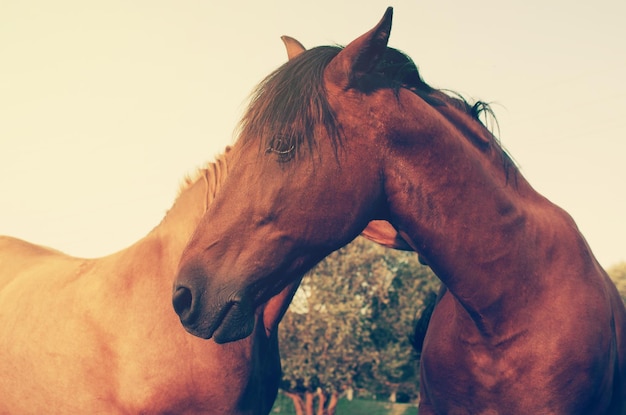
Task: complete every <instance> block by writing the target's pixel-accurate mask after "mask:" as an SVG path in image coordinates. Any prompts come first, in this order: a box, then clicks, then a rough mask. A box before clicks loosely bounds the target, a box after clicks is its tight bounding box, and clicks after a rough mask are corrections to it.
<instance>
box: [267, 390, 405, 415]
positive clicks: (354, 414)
mask: <svg viewBox="0 0 626 415" xmlns="http://www.w3.org/2000/svg"><path fill="white" fill-rule="evenodd" d="M295 413H296V412H295V411H294V409H293V403H292V401H291V399H290V398H288V397H286V396H285V395H283V394H282V393H280V392H279V393H278V397H277V398H276V403H275V404H274V408H273V409H272V414H280V415H295ZM337 415H417V408H416V407H415V405H411V404H394V403H391V402H383V401H369V400H365V399H354V400H352V401H348V400H347V399H340V400H339V404H338V405H337Z"/></svg>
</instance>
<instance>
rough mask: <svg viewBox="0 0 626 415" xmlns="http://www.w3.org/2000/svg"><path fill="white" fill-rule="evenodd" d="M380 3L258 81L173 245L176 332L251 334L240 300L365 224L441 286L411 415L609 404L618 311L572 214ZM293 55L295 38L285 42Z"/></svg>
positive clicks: (249, 316) (623, 315)
mask: <svg viewBox="0 0 626 415" xmlns="http://www.w3.org/2000/svg"><path fill="white" fill-rule="evenodd" d="M391 19H392V11H391V9H389V10H388V11H387V12H386V13H385V15H384V17H383V19H382V20H381V21H380V23H379V24H377V25H376V26H375V27H374V28H373V29H372V30H370V31H368V32H367V33H365V34H364V35H362V36H360V37H359V38H357V39H356V40H354V41H353V42H351V43H350V44H349V45H348V46H346V47H345V48H340V47H334V46H323V47H317V48H313V49H310V50H306V51H304V50H302V49H303V48H301V47H300V46H298V45H297V44H296V45H295V48H296V49H293V53H290V55H291V59H290V60H289V61H288V62H287V63H286V64H284V65H283V66H282V67H280V68H279V69H277V70H276V71H274V72H273V73H272V74H270V75H269V76H268V77H267V78H266V79H265V80H264V81H263V82H262V83H261V84H260V85H259V86H258V88H257V90H256V92H255V94H254V95H253V98H252V100H251V104H250V106H249V107H248V109H247V112H246V113H245V114H244V117H243V119H242V122H241V129H240V136H239V138H238V140H237V142H236V144H235V145H234V147H233V150H232V152H233V159H234V160H235V162H234V164H233V168H232V170H231V172H230V174H229V176H228V178H227V180H225V182H224V188H223V192H221V193H220V194H218V195H217V197H216V198H215V200H214V202H213V203H212V204H211V206H210V207H209V209H208V211H207V212H206V213H205V218H204V219H203V220H202V221H201V223H200V224H199V225H198V229H197V231H196V233H195V234H194V236H193V238H192V239H191V241H190V243H189V245H188V246H187V248H186V249H185V251H184V253H183V256H182V259H181V263H180V267H179V273H178V278H177V281H176V285H175V296H178V297H179V298H180V297H181V296H183V295H184V298H185V301H180V302H179V307H178V310H177V311H178V312H179V315H180V318H181V322H182V323H183V324H184V326H185V327H186V329H187V330H188V331H190V332H191V333H193V334H195V335H197V336H200V337H203V338H213V339H215V341H217V342H220V343H222V342H230V341H235V340H238V339H241V338H246V337H247V336H249V335H250V334H251V333H252V332H253V330H254V327H255V323H254V319H255V313H254V310H256V308H257V307H258V306H259V305H261V304H263V303H264V302H265V301H267V300H268V299H269V298H271V297H272V296H274V295H276V294H277V293H279V292H280V291H281V290H282V289H284V288H285V287H286V286H288V284H290V283H293V282H294V281H297V280H298V279H299V278H300V276H301V275H302V274H303V273H304V272H306V271H307V270H308V269H310V268H311V267H312V266H313V265H315V264H316V263H317V262H318V261H319V260H321V259H322V258H324V257H325V256H326V255H328V254H329V253H330V252H332V251H333V250H336V249H338V248H339V247H341V246H343V245H345V244H347V243H348V242H349V241H351V240H352V239H353V238H354V237H356V236H357V235H358V234H359V233H360V232H361V231H362V230H363V229H364V228H365V227H366V226H367V224H368V223H369V222H370V221H372V220H383V221H387V222H388V223H390V224H391V226H392V229H393V231H394V232H391V234H393V235H394V236H393V237H392V238H389V239H387V238H385V237H382V238H379V239H380V240H379V242H381V243H383V244H385V245H389V246H394V245H395V244H396V243H397V241H399V240H401V241H404V243H406V244H408V245H409V246H410V247H411V248H413V249H414V250H415V251H416V252H418V253H419V255H420V256H421V257H422V258H423V259H424V261H425V262H427V263H428V264H429V265H430V267H431V268H432V269H433V270H434V271H435V273H436V274H437V275H438V277H439V278H440V279H441V280H442V282H443V283H444V284H445V285H446V287H447V290H446V291H445V294H443V295H442V297H441V299H440V301H439V302H438V304H437V306H436V307H435V310H434V312H433V314H432V319H431V322H430V326H429V328H428V331H427V333H426V337H425V339H424V344H423V351H422V357H421V388H422V393H421V402H420V409H419V410H420V415H427V414H452V413H454V414H496V413H497V414H531V413H533V414H537V413H541V414H568V415H572V414H580V415H588V414H623V413H624V412H625V410H624V398H625V396H626V390H625V388H626V382H624V376H625V375H626V366H625V365H626V343H625V339H624V329H625V328H626V310H625V309H624V306H623V304H622V301H621V299H620V297H619V295H618V293H617V290H616V288H615V286H614V285H613V283H612V282H611V281H610V279H609V278H608V276H607V274H606V273H605V272H604V271H603V270H602V268H601V267H600V265H599V264H598V262H597V261H596V259H595V258H594V256H593V254H592V252H591V250H590V248H589V246H588V245H587V243H586V241H585V239H584V238H583V236H582V235H581V233H580V232H579V230H578V229H577V227H576V225H575V223H574V221H573V220H572V219H571V217H570V216H569V215H568V214H567V213H566V212H564V211H563V210H562V209H560V208H559V207H557V206H555V205H554V204H552V203H551V202H550V201H548V200H547V199H546V198H545V197H543V196H541V195H540V194H538V193H537V192H536V191H535V190H534V189H533V188H532V187H531V186H530V185H529V184H528V182H527V181H526V180H525V179H524V178H523V177H522V175H521V173H520V172H519V171H518V169H517V167H516V166H515V165H514V163H513V162H512V161H511V159H510V158H509V157H508V155H507V154H506V153H505V152H504V151H503V149H502V147H501V146H500V144H499V142H498V141H497V140H496V138H495V137H494V136H493V135H492V134H491V132H490V131H489V130H488V129H487V128H485V126H484V125H483V124H482V123H481V122H480V120H479V117H478V115H479V114H480V113H481V112H482V111H488V110H489V108H488V106H487V105H486V104H484V103H481V102H478V103H476V104H469V103H468V102H466V101H465V100H463V99H461V98H459V97H458V96H453V95H450V94H446V93H444V92H442V91H440V90H437V89H434V88H432V87H430V86H429V85H428V84H426V83H425V82H424V81H423V80H422V79H421V77H420V76H419V73H418V71H417V69H416V67H415V65H414V64H413V62H412V60H411V59H410V58H409V57H408V56H406V55H404V54H401V53H398V51H396V50H392V49H390V48H388V47H387V43H388V38H389V34H390V30H391ZM291 48H294V46H293V43H292V46H291Z"/></svg>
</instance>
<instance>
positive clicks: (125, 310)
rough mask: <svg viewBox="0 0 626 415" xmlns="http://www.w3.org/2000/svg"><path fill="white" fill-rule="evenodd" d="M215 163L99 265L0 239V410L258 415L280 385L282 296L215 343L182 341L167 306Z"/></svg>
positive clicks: (215, 176) (215, 174)
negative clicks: (235, 334)
mask: <svg viewBox="0 0 626 415" xmlns="http://www.w3.org/2000/svg"><path fill="white" fill-rule="evenodd" d="M225 163H226V161H225V159H222V160H220V161H219V162H218V163H217V164H212V165H210V166H209V169H208V170H206V171H203V173H202V175H201V178H199V179H198V180H196V181H195V182H194V183H193V184H191V185H189V187H188V188H187V189H186V190H184V191H183V192H182V193H181V194H180V196H179V198H178V200H177V202H176V203H175V205H174V206H173V207H172V209H171V210H170V211H169V212H168V214H167V216H166V217H165V219H164V220H163V222H162V223H161V224H160V225H159V226H158V227H157V228H155V229H154V230H153V231H152V232H151V233H150V234H149V235H148V236H146V237H145V238H144V239H142V240H141V241H139V242H137V243H136V244H134V245H132V246H131V247H129V248H127V249H125V250H123V251H120V252H118V253H116V254H113V255H110V256H106V257H103V258H97V259H82V258H73V257H69V256H67V255H64V254H62V253H60V252H57V251H54V250H51V249H47V248H43V247H39V246H36V245H33V244H30V243H28V242H24V241H21V240H18V239H14V238H9V237H0V272H1V276H0V305H1V307H0V321H2V324H0V397H1V398H0V413H2V414H12V415H15V414H42V413H48V414H76V413H91V414H98V413H101V414H129V413H137V414H138V413H150V414H167V413H176V414H201V413H210V414H267V413H269V411H270V409H271V406H272V404H273V401H274V399H275V396H276V393H277V389H278V381H279V379H280V359H279V355H278V344H277V333H276V329H277V327H276V325H277V324H278V321H279V320H280V318H281V317H282V313H283V312H284V310H285V308H286V307H287V304H288V302H289V300H290V298H291V297H290V294H291V293H292V291H293V289H292V288H291V287H290V288H287V289H285V290H284V291H283V293H281V295H279V296H277V297H275V298H273V299H271V300H270V301H269V302H268V304H267V305H266V306H264V307H262V308H260V309H259V310H256V312H255V318H254V320H255V323H254V331H253V334H252V336H251V337H249V338H247V339H244V340H242V341H240V342H235V343H230V344H227V345H218V344H216V343H214V342H213V341H205V340H201V339H198V338H195V337H193V336H190V335H189V334H188V333H187V332H185V331H184V330H183V328H182V327H181V326H180V323H179V321H178V319H177V316H176V314H175V313H174V312H173V310H172V309H171V306H170V304H171V287H172V278H173V276H174V275H175V270H176V267H177V265H178V261H179V258H180V255H181V253H182V250H183V248H184V246H185V244H186V241H187V240H188V239H189V237H190V236H191V235H192V233H193V231H194V230H195V227H196V225H197V223H198V222H199V220H200V218H201V217H202V215H203V213H204V210H205V208H206V204H207V203H208V202H209V201H210V200H211V199H212V198H213V196H214V194H215V192H216V191H217V188H218V187H219V185H220V182H221V180H222V178H223V176H225V173H226V171H225V170H224V171H219V169H225V168H226V164H225ZM211 181H213V182H211Z"/></svg>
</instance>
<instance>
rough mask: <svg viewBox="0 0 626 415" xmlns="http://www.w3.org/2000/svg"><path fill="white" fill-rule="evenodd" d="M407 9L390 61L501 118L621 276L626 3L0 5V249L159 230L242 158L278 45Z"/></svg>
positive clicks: (508, 140)
mask: <svg viewBox="0 0 626 415" xmlns="http://www.w3.org/2000/svg"><path fill="white" fill-rule="evenodd" d="M388 5H391V6H394V8H395V10H394V12H395V13H394V23H393V29H392V32H391V33H392V34H391V40H390V45H391V46H394V47H397V48H399V49H402V50H403V51H405V52H406V53H408V54H409V55H410V56H411V57H412V58H413V59H414V60H415V62H416V63H417V64H418V66H419V67H420V70H421V71H422V74H423V76H424V78H425V80H426V81H427V82H429V83H430V84H431V85H432V86H434V87H439V88H446V89H452V90H455V91H457V92H460V93H462V94H464V95H465V96H466V97H467V98H474V99H481V100H484V101H488V102H492V103H493V107H494V110H495V112H496V115H497V117H498V120H499V124H500V136H501V140H502V143H503V144H504V146H505V147H506V148H507V149H508V150H509V152H510V154H511V155H512V156H513V158H514V159H515V160H516V161H517V163H518V164H519V165H520V167H521V170H522V173H523V174H524V175H525V176H526V178H527V179H528V180H529V181H530V182H531V184H533V186H534V187H535V188H536V189H537V190H539V191H540V192H541V193H543V194H544V195H545V196H547V197H548V198H549V199H551V200H552V201H554V202H555V203H557V204H559V205H560V206H561V207H563V208H564V209H565V210H567V211H568V212H569V213H570V214H571V215H572V216H573V217H574V219H575V220H576V222H577V223H578V225H579V227H580V228H581V230H582V232H583V234H584V235H585V236H586V238H587V240H588V242H589V244H590V245H591V247H592V249H593V251H594V253H595V254H596V256H597V257H598V259H599V260H600V262H601V263H602V264H603V265H604V266H605V267H610V266H611V265H614V264H616V263H618V262H620V261H624V260H626V244H625V243H624V242H623V241H624V240H625V239H626V220H624V212H626V188H625V183H624V182H625V179H626V163H625V162H624V157H625V154H626V82H624V74H626V50H625V49H626V48H625V46H626V25H624V23H623V18H624V16H626V2H624V1H621V0H599V1H594V2H571V1H561V0H559V1H546V0H531V1H527V0H525V1H508V2H502V1H495V0H485V1H480V2H472V1H461V0H457V1H441V0H419V1H418V0H411V1H408V0H407V1H392V0H387V1H378V0H376V1H371V0H370V1H367V2H363V1H343V2H342V1H337V0H335V1H328V0H317V1H315V2H306V3H305V2H301V1H294V0H290V1H264V2H258V1H220V2H217V1H210V2H209V1H206V0H203V1H173V0H150V1H147V0H144V1H132V2H129V1H122V0H108V1H82V0H74V1H71V0H56V1H53V2H51V1H47V0H32V1H28V0H3V1H2V2H0V234H7V235H12V236H16V237H19V238H23V239H26V240H29V241H31V242H35V243H38V244H43V245H47V246H51V247H54V248H56V249H60V250H62V251H65V252H67V253H69V254H72V255H77V256H88V257H94V256H102V255H106V254H109V253H112V252H114V251H117V250H119V249H122V248H124V247H126V246H127V245H129V244H131V243H132V242H134V241H136V240H138V239H140V238H141V237H142V236H144V235H145V234H147V233H148V232H149V231H150V230H151V229H152V228H153V227H154V226H156V225H157V224H158V223H159V221H160V220H161V218H162V217H163V215H164V214H165V212H166V210H167V209H168V208H169V207H170V206H171V204H172V203H173V201H174V198H175V196H176V194H177V190H178V187H179V183H180V182H181V181H182V179H183V177H184V176H185V174H187V173H191V172H193V171H194V170H195V169H196V168H197V167H199V166H201V165H203V164H204V163H205V162H207V161H210V160H212V159H213V158H214V156H215V155H216V154H217V153H219V152H221V151H222V150H223V148H224V147H225V146H226V145H227V144H229V143H232V141H233V134H232V132H233V130H234V127H235V124H236V122H237V120H238V119H239V116H240V114H241V111H242V109H243V107H244V104H245V102H246V99H247V97H248V94H249V92H250V91H251V90H252V88H253V87H254V85H256V84H257V83H258V82H259V81H260V80H261V79H262V78H263V77H264V76H265V75H267V74H268V73H269V72H270V71H271V70H273V69H274V68H276V67H278V66H279V65H281V64H282V63H283V62H284V61H285V60H286V56H285V52H284V48H283V45H282V43H281V41H280V38H279V37H280V36H281V35H283V34H287V35H290V36H293V37H296V38H297V39H299V40H300V41H301V42H303V43H304V44H305V45H306V46H308V47H311V46H317V45H322V44H334V43H339V44H346V43H348V42H350V41H351V40H353V39H354V38H356V37H357V36H359V35H361V34H362V33H363V32H365V31H367V30H369V29H370V28H371V27H372V26H374V25H375V24H376V23H377V22H378V20H379V19H380V17H381V16H382V14H383V12H384V10H385V8H386V7H387V6H388Z"/></svg>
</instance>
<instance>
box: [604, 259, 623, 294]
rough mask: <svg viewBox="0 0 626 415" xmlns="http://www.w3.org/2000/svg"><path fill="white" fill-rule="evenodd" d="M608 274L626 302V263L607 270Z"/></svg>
mask: <svg viewBox="0 0 626 415" xmlns="http://www.w3.org/2000/svg"><path fill="white" fill-rule="evenodd" d="M607 273H608V274H609V276H610V277H611V279H612V280H613V282H614V283H615V285H616V286H617V290H618V291H619V293H620V295H621V296H622V299H623V300H624V302H626V262H622V263H619V264H617V265H614V266H612V267H611V268H609V269H608V270H607Z"/></svg>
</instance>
